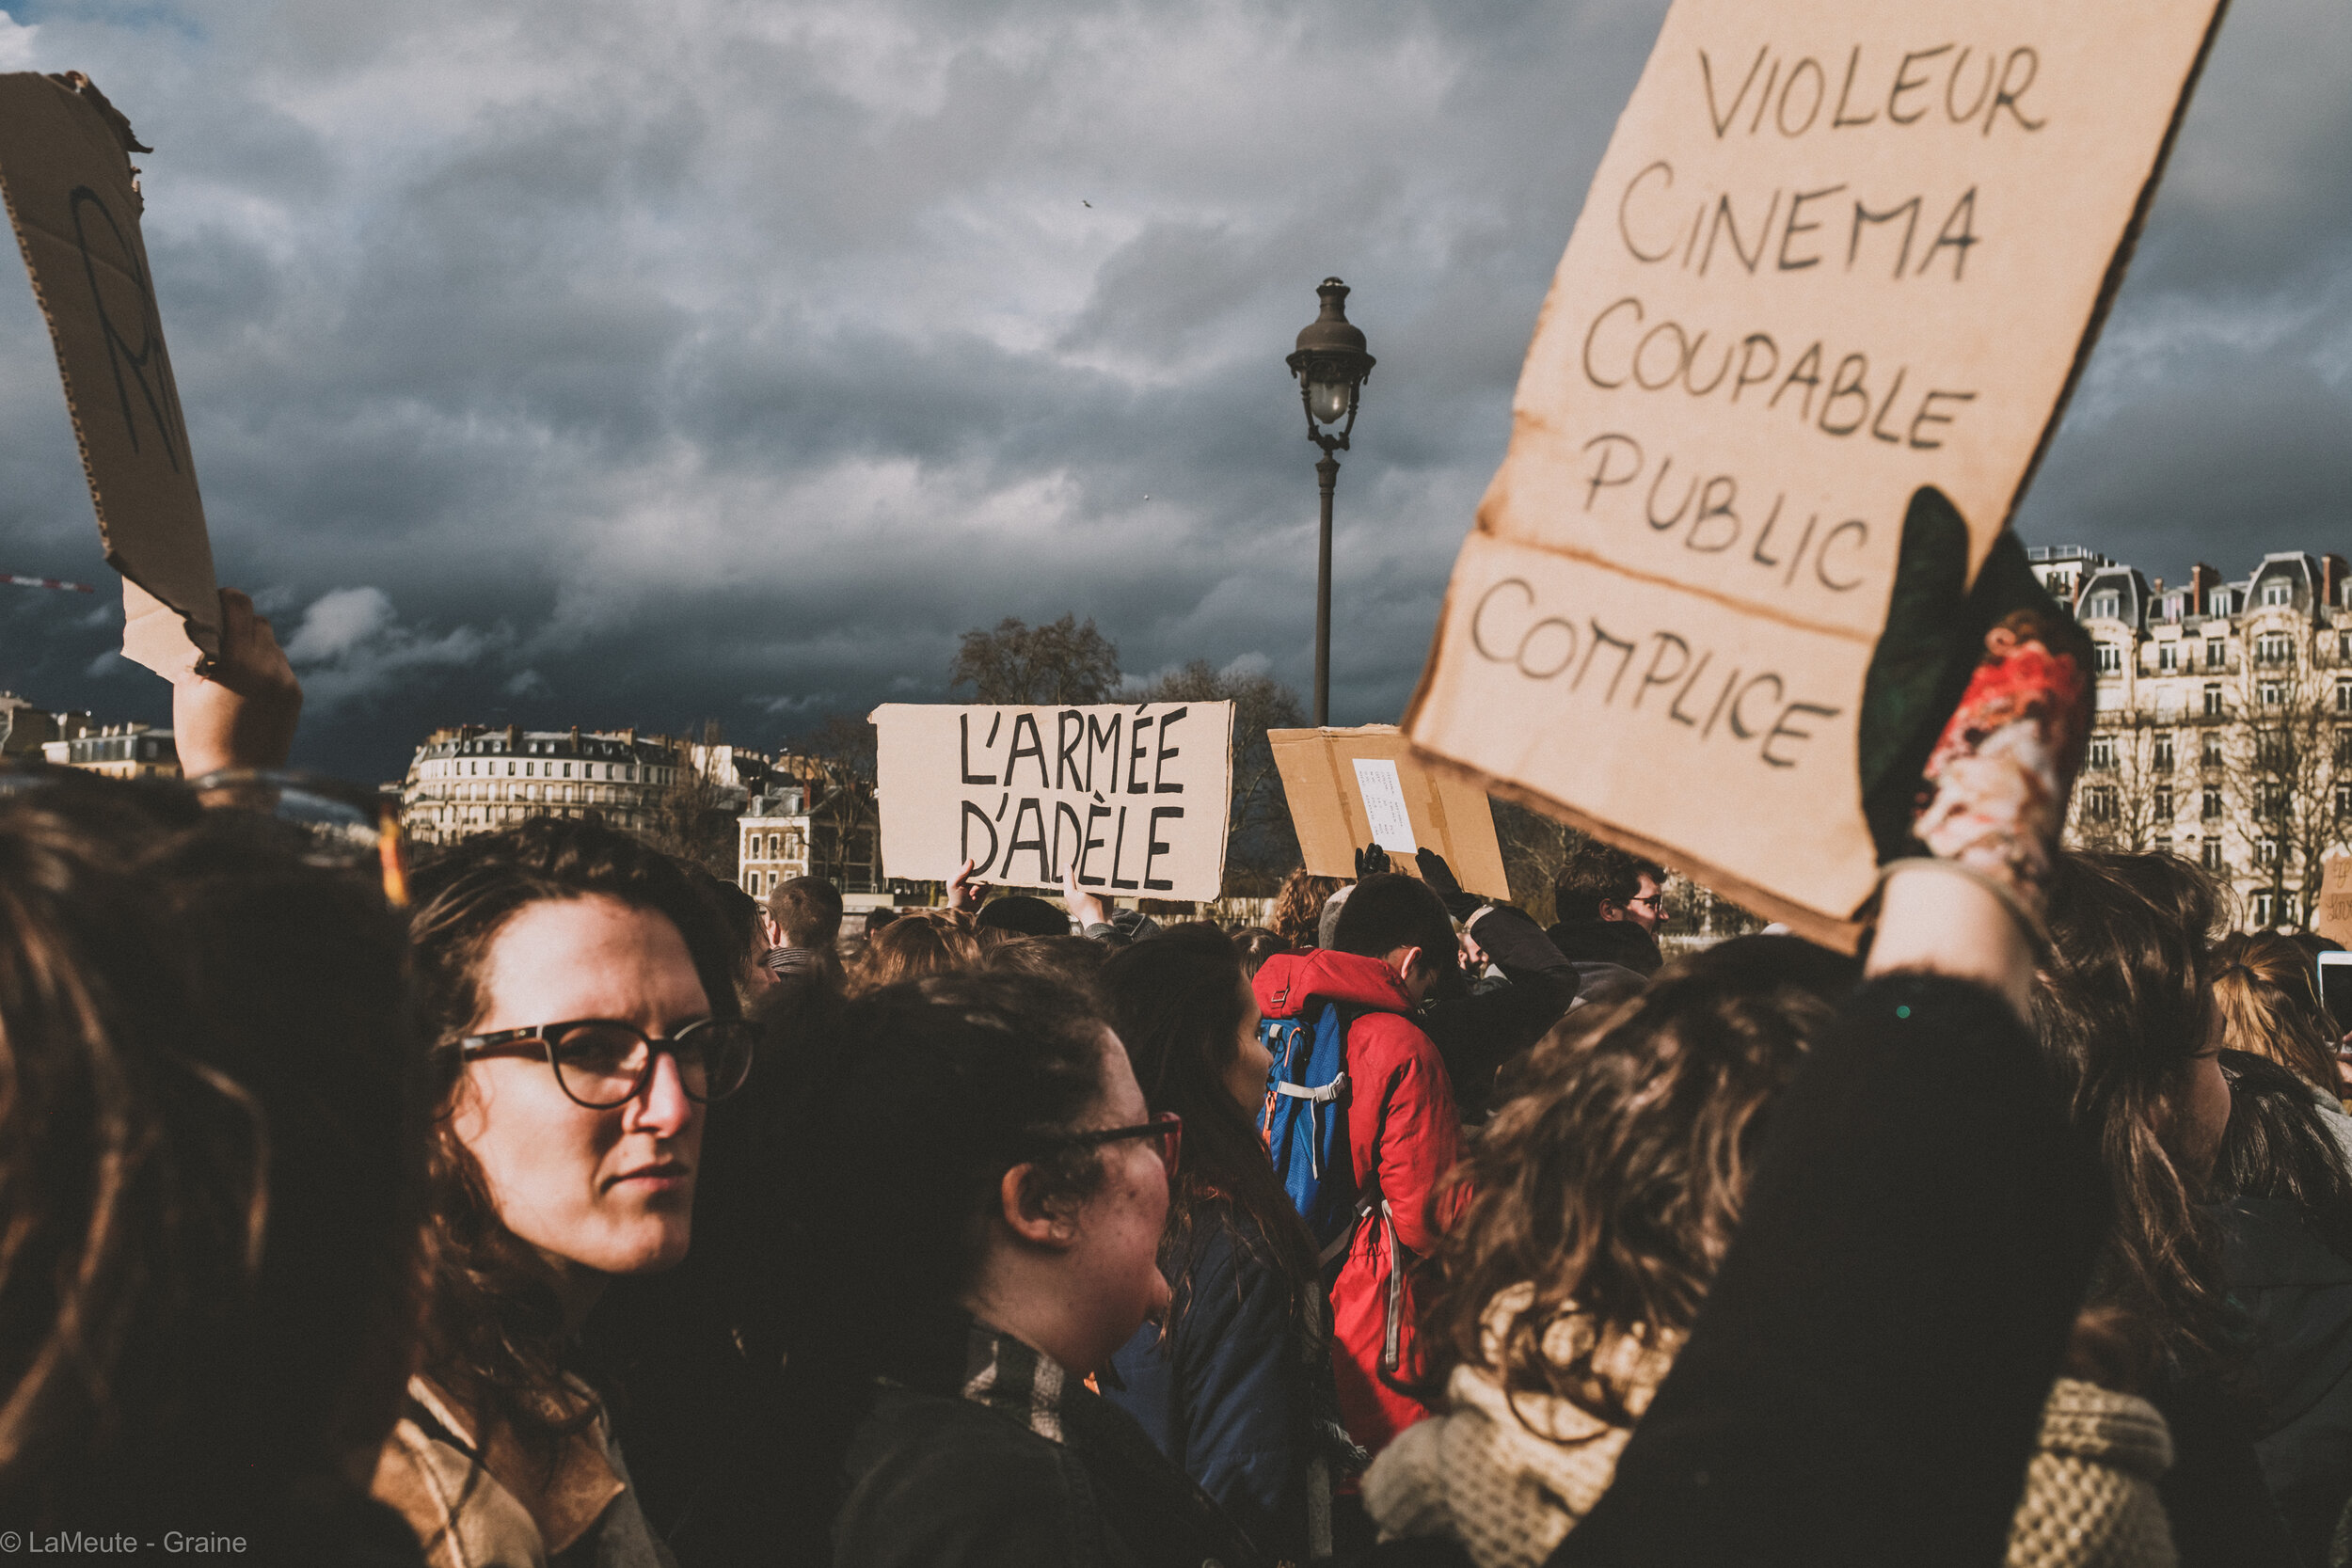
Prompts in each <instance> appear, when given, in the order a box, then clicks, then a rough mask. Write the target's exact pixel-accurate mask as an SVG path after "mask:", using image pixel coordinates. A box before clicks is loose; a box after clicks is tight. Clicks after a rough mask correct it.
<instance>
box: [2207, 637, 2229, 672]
mask: <svg viewBox="0 0 2352 1568" xmlns="http://www.w3.org/2000/svg"><path fill="white" fill-rule="evenodd" d="M2225 647H2226V644H2225V643H2223V641H2221V639H2219V638H2218V637H2208V638H2206V639H2205V668H2206V669H2208V670H2218V669H2220V668H2221V664H2222V660H2223V659H2224V658H2225V657H2227V656H2226V654H2225V653H2224V651H2223V650H2224V648H2225Z"/></svg>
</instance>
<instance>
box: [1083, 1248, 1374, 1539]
mask: <svg viewBox="0 0 2352 1568" xmlns="http://www.w3.org/2000/svg"><path fill="white" fill-rule="evenodd" d="M1273 1256H1274V1248H1273V1243H1270V1242H1269V1241H1268V1240H1267V1239H1266V1237H1265V1234H1264V1232H1263V1230H1262V1229H1261V1228H1260V1227H1259V1226H1258V1225H1257V1223H1256V1222H1255V1221H1254V1220H1252V1219H1250V1218H1249V1216H1248V1214H1246V1213H1242V1212H1238V1211H1236V1210H1235V1209H1234V1208H1233V1207H1232V1205H1231V1204H1228V1203H1224V1202H1220V1201H1213V1202H1209V1203H1204V1204H1201V1205H1200V1207H1199V1209H1198V1210H1196V1212H1194V1215H1193V1219H1192V1224H1191V1226H1190V1227H1189V1229H1188V1231H1187V1233H1186V1236H1185V1256H1184V1258H1183V1259H1181V1260H1180V1261H1179V1262H1178V1263H1177V1265H1176V1269H1177V1272H1176V1274H1175V1275H1174V1276H1173V1277H1171V1278H1170V1280H1169V1282H1168V1283H1169V1286H1170V1289H1171V1292H1172V1297H1173V1299H1172V1302H1171V1304H1170V1307H1169V1310H1168V1331H1167V1333H1166V1334H1163V1333H1161V1331H1160V1327H1159V1325H1158V1324H1156V1323H1146V1324H1144V1325H1143V1327H1142V1328H1140V1329H1138V1330H1137V1331H1136V1337H1135V1338H1133V1339H1131V1340H1129V1341H1128V1342H1127V1344H1126V1346H1125V1348H1123V1349H1122V1350H1120V1353H1119V1354H1117V1355H1116V1356H1114V1357H1113V1358H1112V1361H1111V1375H1110V1376H1107V1377H1104V1379H1102V1380H1101V1381H1102V1384H1103V1397H1104V1399H1106V1400H1108V1401H1109V1402H1111V1403H1113V1404H1115V1405H1117V1406H1118V1407H1119V1408H1120V1409H1121V1410H1124V1411H1126V1412H1127V1413H1128V1414H1129V1415H1130V1416H1133V1417H1134V1418H1136V1422H1137V1423H1138V1424H1139V1425H1140V1426H1141V1427H1142V1428H1143V1430H1144V1431H1145V1432H1146V1433H1150V1434H1151V1437H1152V1442H1154V1443H1155V1444H1157V1445H1158V1446H1159V1449H1160V1451H1161V1452H1162V1453H1164V1454H1166V1455H1167V1456H1168V1458H1169V1459H1170V1460H1171V1461H1173V1462H1174V1463H1175V1464H1176V1465H1177V1466H1178V1467H1179V1468H1180V1469H1182V1470H1183V1471H1184V1474H1186V1475H1187V1476H1190V1477H1191V1478H1192V1479H1193V1480H1194V1481H1197V1482H1199V1483H1200V1487H1201V1489H1202V1490H1203V1491H1205V1492H1207V1493H1208V1494H1209V1496H1210V1497H1214V1498H1216V1501H1217V1504H1218V1506H1219V1507H1221V1508H1223V1509H1224V1510H1225V1512H1226V1513H1227V1514H1228V1515H1229V1516H1230V1517H1231V1518H1232V1520H1233V1522H1234V1523H1235V1524H1237V1525H1239V1526H1240V1527H1241V1528H1242V1529H1243V1530H1244V1531H1246V1532H1247V1533H1248V1536H1249V1538H1250V1539H1251V1540H1252V1541H1253V1542H1255V1543H1257V1544H1259V1545H1260V1546H1262V1547H1263V1548H1264V1549H1265V1550H1266V1551H1267V1552H1269V1553H1270V1554H1272V1555H1273V1556H1274V1557H1276V1558H1278V1559H1282V1560H1288V1561H1292V1562H1304V1561H1306V1560H1308V1559H1309V1558H1310V1557H1311V1556H1314V1555H1318V1554H1316V1553H1314V1552H1312V1551H1311V1549H1310V1542H1311V1529H1310V1519H1311V1510H1312V1509H1313V1508H1314V1507H1316V1506H1317V1505H1318V1504H1319V1505H1320V1506H1321V1507H1322V1508H1323V1509H1324V1510H1325V1512H1326V1513H1327V1511H1328V1507H1329V1497H1330V1485H1331V1480H1332V1472H1333V1466H1332V1465H1331V1464H1330V1463H1329V1461H1328V1458H1327V1454H1328V1452H1329V1449H1330V1448H1331V1439H1330V1435H1329V1434H1328V1433H1327V1432H1326V1430H1325V1428H1324V1423H1323V1417H1324V1414H1325V1413H1326V1412H1329V1411H1331V1410H1333V1409H1334V1408H1335V1400H1336V1394H1335V1391H1334V1390H1333V1388H1332V1384H1331V1341H1330V1337H1329V1335H1328V1333H1327V1332H1326V1331H1325V1330H1324V1329H1323V1328H1322V1326H1321V1324H1320V1323H1319V1322H1317V1321H1315V1319H1313V1318H1311V1317H1310V1316H1309V1314H1315V1315H1316V1316H1317V1317H1319V1315H1320V1314H1321V1313H1322V1312H1323V1311H1324V1310H1325V1308H1324V1307H1323V1291H1322V1287H1321V1285H1320V1284H1318V1283H1317V1282H1316V1281H1314V1280H1312V1279H1310V1280H1309V1281H1308V1282H1307V1292H1308V1295H1307V1301H1306V1302H1305V1304H1304V1306H1303V1308H1302V1307H1301V1305H1300V1304H1298V1303H1295V1302H1294V1300H1293V1296H1294V1294H1295V1292H1294V1291H1292V1289H1291V1286H1290V1283H1289V1282H1288V1281H1287V1280H1286V1279H1285V1278H1284V1277H1283V1275H1282V1274H1281V1271H1280V1270H1279V1269H1277V1268H1276V1267H1275V1266H1274V1264H1273V1262H1272V1259H1273ZM1163 1266H1164V1267H1165V1266H1168V1265H1167V1264H1166V1262H1165V1260H1164V1262H1163ZM1318 1490H1319V1491H1320V1497H1318V1496H1317V1493H1318ZM1320 1533H1321V1534H1322V1536H1323V1537H1324V1539H1325V1540H1326V1541H1327V1540H1328V1535H1329V1531H1328V1528H1327V1525H1326V1527H1325V1528H1324V1529H1323V1530H1322V1531H1321V1532H1320ZM1327 1551H1328V1547H1327V1546H1326V1548H1325V1553H1326V1554H1327Z"/></svg>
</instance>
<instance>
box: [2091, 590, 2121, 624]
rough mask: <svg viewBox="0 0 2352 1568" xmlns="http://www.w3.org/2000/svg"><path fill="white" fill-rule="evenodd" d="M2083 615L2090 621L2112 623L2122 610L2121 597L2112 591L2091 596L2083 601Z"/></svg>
mask: <svg viewBox="0 0 2352 1568" xmlns="http://www.w3.org/2000/svg"><path fill="white" fill-rule="evenodd" d="M2083 604H2084V610H2083V613H2084V614H2085V615H2086V616H2087V617H2089V618H2090V619H2092V620H2106V621H2112V620H2114V619H2115V618H2116V616H2117V615H2118V614H2119V613H2120V612H2121V611H2122V604H2123V601H2122V595H2121V594H2117V593H2115V592H2114V591H2113V590H2109V591H2107V592H2106V593H2103V594H2091V595H2090V597H2089V598H2088V599H2086V600H2084V601H2083Z"/></svg>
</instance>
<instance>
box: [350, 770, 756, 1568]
mask: <svg viewBox="0 0 2352 1568" xmlns="http://www.w3.org/2000/svg"><path fill="white" fill-rule="evenodd" d="M416 890H417V909H416V914H415V917H414V921H413V924H412V929H411V943H412V954H413V961H414V974H415V981H416V989H417V992H418V995H419V1000H420V1004H421V1010H422V1013H423V1015H424V1020H425V1022H426V1025H427V1027H428V1028H429V1029H430V1031H431V1033H432V1037H433V1039H434V1040H435V1041H436V1045H435V1050H434V1060H435V1064H436V1066H437V1069H438V1070H437V1090H438V1093H437V1113H438V1114H437V1121H436V1123H435V1133H434V1140H433V1146H432V1151H431V1159H430V1173H431V1180H432V1192H433V1211H432V1212H433V1225H432V1241H433V1252H432V1256H433V1274H432V1280H431V1289H430V1297H429V1302H428V1306H427V1308H426V1313H425V1324H424V1328H425V1332H424V1354H423V1364H422V1366H421V1370H419V1372H418V1374H417V1376H416V1377H415V1378H414V1379H413V1380H412V1381H411V1382H410V1385H409V1402H408V1408H407V1413H406V1415H405V1417H404V1418H403V1419H402V1421H401V1423H400V1425H399V1427H398V1428H397V1429H396V1430H395V1432H394V1433H393V1435H392V1439H391V1441H389V1442H388V1443H387V1444H386V1445H385V1448H384V1451H383V1455H382V1458H381V1460H380V1462H379V1464H378V1466H377V1469H376V1477H375V1490H376V1495H377V1496H378V1497H382V1498H383V1499H385V1500H386V1501H388V1502H391V1503H392V1504H394V1505H395V1506H396V1507H398V1508H399V1509H400V1510H401V1512H402V1513H404V1514H405V1515H406V1516H407V1518H408V1520H409V1522H410V1525H411V1527H412V1528H414V1529H415V1530H416V1531H417V1534H418V1537H419V1539H420V1540H421V1541H422V1542H423V1543H424V1544H425V1549H426V1552H427V1554H428V1556H429V1557H430V1558H431V1559H432V1560H433V1561H434V1563H435V1564H436V1565H437V1568H444V1565H446V1568H458V1565H463V1564H469V1563H478V1562H505V1561H517V1562H519V1561H545V1560H550V1559H558V1558H561V1559H562V1560H565V1561H572V1560H578V1561H580V1562H582V1563H594V1564H597V1565H599V1568H604V1565H612V1568H622V1565H628V1568H635V1565H638V1564H642V1563H651V1562H653V1561H654V1560H655V1558H656V1553H655V1545H654V1541H653V1537H652V1534H651V1531H650V1529H649V1528H648V1526H647V1524H646V1521H645V1518H644V1513H643V1510H642V1508H641V1507H640V1504H639V1502H638V1499H637V1496H636V1494H635V1492H634V1491H633V1489H632V1488H631V1487H630V1485H629V1482H628V1470H627V1468H626V1466H625V1465H624V1464H623V1462H622V1460H621V1457H620V1453H619V1450H618V1449H617V1448H616V1447H615V1445H614V1444H613V1442H612V1438H611V1435H610V1430H609V1421H608V1418H607V1415H606V1411H605V1408H604V1403H603V1401H602V1399H601V1398H600V1397H599V1395H598V1393H597V1392H596V1389H595V1388H594V1387H593V1386H591V1384H590V1383H589V1382H588V1381H586V1380H585V1378H583V1376H582V1375H581V1368H580V1364H579V1357H578V1353H577V1346H578V1344H579V1341H580V1334H581V1330H582V1328H583V1326H584V1324H585V1323H586V1320H587V1318H588V1314H589V1312H590V1309H591V1308H592V1307H594V1306H595V1305H596V1301H597V1299H598V1297H599V1296H600V1295H602V1294H603V1292H604V1290H605V1286H606V1284H607V1282H608V1281H610V1280H611V1279H612V1278H613V1277H615V1276H618V1275H641V1274H646V1273H651V1272H654V1271H658V1270H662V1269H668V1268H672V1267H675V1265H676V1264H677V1263H678V1262H679V1260H680V1259H683V1258H684V1257H685V1255H686V1251H687V1247H688V1245H689V1243H690V1242H691V1238H692V1224H693V1201H694V1186H695V1180H696V1176H697V1172H698V1167H699V1164H700V1156H701V1145H702V1133H703V1118H704V1107H705V1106H706V1105H707V1104H708V1103H709V1102H711V1101H716V1100H721V1099H723V1098H724V1097H725V1096H726V1095H728V1094H730V1093H732V1092H733V1091H734V1090H735V1089H736V1088H737V1087H739V1085H741V1084H742V1082H743V1079H744V1076H745V1074H746V1073H747V1072H748V1071H749V1069H750V1066H751V1051H752V1034H751V1027H750V1025H748V1024H747V1023H745V1022H744V1021H743V1020H742V1019H741V1018H740V1017H739V1016H738V1014H737V1011H736V1006H735V995H734V987H733V976H732V974H730V970H729V964H730V953H731V951H732V946H731V943H730V941H729V938H728V935H727V933H726V931H725V929H724V927H723V923H722V920H721V917H720V915H719V913H718V909H717V906H716V904H715V902H714V901H713V900H712V899H710V898H709V897H708V896H707V895H706V894H705V893H704V891H703V890H702V889H701V888H700V887H699V886H698V885H697V884H696V882H695V880H694V879H693V878H692V877H691V875H690V874H689V873H687V872H685V871H684V870H682V869H681V868H680V867H679V866H678V865H677V864H676V863H675V862H673V861H671V860H670V859H668V858H667V857H666V856H663V855H660V854H659V853H657V852H656V851H654V850H653V849H651V848H649V847H645V846H644V845H643V844H641V843H639V842H638V841H637V840H635V839H633V838H631V837H629V836H628V834H626V833H622V832H617V831H615V830H612V829H609V828H606V827H603V826H602V825H600V824H597V823H593V822H587V821H580V820H571V819H565V818H559V817H542V818H536V819H533V820H532V821H529V822H526V823H524V824H523V825H522V826H520V827H517V828H514V829H510V830H508V831H507V832H501V833H496V834H490V835H485V836H484V837H480V838H474V839H469V840H467V841H466V842H465V843H463V844H461V845H459V846H457V847H455V848H453V849H452V850H451V851H449V852H448V853H446V854H444V855H443V856H442V857H441V858H440V859H439V860H438V861H437V862H436V863H434V864H433V865H431V866H430V867H428V868H426V869H425V870H424V871H423V872H422V873H421V874H420V875H419V877H418V878H417V884H416Z"/></svg>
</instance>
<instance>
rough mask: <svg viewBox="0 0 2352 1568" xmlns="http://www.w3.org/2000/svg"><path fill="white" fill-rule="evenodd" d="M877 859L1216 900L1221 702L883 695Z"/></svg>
mask: <svg viewBox="0 0 2352 1568" xmlns="http://www.w3.org/2000/svg"><path fill="white" fill-rule="evenodd" d="M871 717H872V719H873V721H874V724H875V727H876V730H877V732H878V736H879V743H880V747H881V752H880V755H879V757H878V758H877V762H876V769H875V771H876V792H877V795H878V797H879V799H880V800H881V803H882V868H883V870H884V871H885V872H886V873H887V874H888V875H890V876H893V877H904V878H908V879H916V880H939V881H944V880H946V879H947V878H950V877H952V876H954V875H955V874H956V868H957V867H958V866H960V865H961V864H962V863H963V862H964V861H965V860H966V859H969V860H971V861H972V862H973V863H974V865H975V866H976V868H977V869H976V870H975V871H974V872H973V875H972V880H974V881H976V882H994V883H998V884H1000V885H1003V886H1009V887H1044V888H1055V887H1059V886H1061V884H1062V879H1063V877H1064V876H1065V875H1068V874H1074V875H1075V876H1076V878H1077V879H1078V885H1079V886H1081V887H1085V888H1091V889H1093V890H1095V891H1096V892H1098V893H1100V894H1102V895H1104V896H1105V897H1117V896H1119V895H1122V894H1123V895H1131V896H1136V897H1142V898H1180V899H1181V898H1191V899H1210V898H1215V897H1216V896H1217V895H1218V894H1219V893H1220V892H1221V891H1222V883H1223V881H1224V877H1225V832H1226V821H1227V816H1228V808H1229V807H1230V805H1231V804H1232V790H1233V705H1232V704H1231V703H1140V704H1125V705H1110V704H1103V705H1092V706H1085V707H1026V706H996V705H977V706H968V707H966V706H954V705H947V704H928V703H885V704H884V705H882V706H881V707H878V708H876V709H875V710H874V711H873V714H872V716H871Z"/></svg>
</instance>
